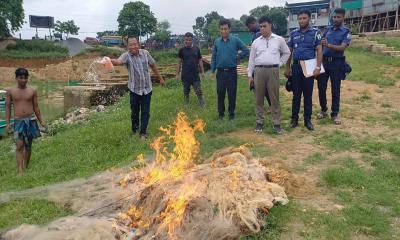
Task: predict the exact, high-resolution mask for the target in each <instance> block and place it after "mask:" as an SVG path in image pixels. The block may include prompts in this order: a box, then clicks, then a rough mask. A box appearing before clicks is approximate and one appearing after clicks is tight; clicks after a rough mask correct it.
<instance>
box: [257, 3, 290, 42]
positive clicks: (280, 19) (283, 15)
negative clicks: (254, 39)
mask: <svg viewBox="0 0 400 240" xmlns="http://www.w3.org/2000/svg"><path fill="white" fill-rule="evenodd" d="M250 15H251V16H253V17H256V18H258V19H259V18H260V17H262V16H268V17H269V18H271V20H272V21H273V22H274V27H275V28H274V32H275V33H276V34H278V35H286V34H287V26H288V21H287V16H288V12H287V10H286V9H285V8H283V7H273V8H269V6H267V5H264V6H260V7H256V8H254V9H252V10H250Z"/></svg>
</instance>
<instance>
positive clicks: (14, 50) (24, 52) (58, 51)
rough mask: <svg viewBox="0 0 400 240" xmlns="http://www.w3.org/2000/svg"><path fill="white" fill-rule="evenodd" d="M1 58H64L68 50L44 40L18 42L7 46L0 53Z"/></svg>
mask: <svg viewBox="0 0 400 240" xmlns="http://www.w3.org/2000/svg"><path fill="white" fill-rule="evenodd" d="M0 57H1V58H14V59H35V58H65V57H68V49H67V48H65V47H62V46H60V45H57V44H55V43H54V42H50V41H45V40H32V41H25V40H18V41H17V44H15V45H9V46H7V49H5V50H1V51H0Z"/></svg>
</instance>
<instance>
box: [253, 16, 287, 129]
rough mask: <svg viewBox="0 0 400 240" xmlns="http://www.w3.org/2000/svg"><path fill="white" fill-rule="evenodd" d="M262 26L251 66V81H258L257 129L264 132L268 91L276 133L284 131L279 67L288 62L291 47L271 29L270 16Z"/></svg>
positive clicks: (264, 18)
mask: <svg viewBox="0 0 400 240" xmlns="http://www.w3.org/2000/svg"><path fill="white" fill-rule="evenodd" d="M259 26H260V29H261V36H260V37H259V38H257V39H256V40H255V41H254V42H253V44H252V45H251V51H250V58H249V67H248V77H249V85H252V84H254V85H255V93H256V129H255V131H256V132H257V133H261V132H262V131H263V128H264V120H265V117H264V96H265V92H266V91H267V92H268V94H269V96H270V99H271V112H272V121H273V128H274V130H275V132H276V133H277V134H281V133H282V129H281V108H280V103H279V67H280V66H283V65H285V64H286V62H287V60H288V59H289V56H290V50H289V47H288V46H287V45H286V42H285V40H284V39H283V38H282V37H280V36H278V35H276V34H274V33H272V21H271V19H270V18H268V17H266V16H265V17H261V18H260V20H259ZM253 73H254V78H253Z"/></svg>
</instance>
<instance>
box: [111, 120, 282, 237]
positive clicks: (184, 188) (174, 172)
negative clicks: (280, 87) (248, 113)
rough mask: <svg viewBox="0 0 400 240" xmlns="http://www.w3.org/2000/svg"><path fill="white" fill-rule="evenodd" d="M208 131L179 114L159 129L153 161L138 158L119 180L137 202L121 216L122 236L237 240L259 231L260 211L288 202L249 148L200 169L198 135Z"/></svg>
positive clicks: (215, 158)
mask: <svg viewBox="0 0 400 240" xmlns="http://www.w3.org/2000/svg"><path fill="white" fill-rule="evenodd" d="M204 126H205V123H204V122H203V121H202V120H196V121H194V122H192V123H191V122H189V121H188V118H187V117H186V115H185V114H184V113H179V114H178V116H177V118H176V120H175V122H174V123H173V124H172V125H170V126H168V127H166V128H160V130H161V131H162V132H163V133H164V136H161V137H158V138H156V139H155V140H154V142H153V143H152V144H151V147H152V148H153V149H154V151H155V161H154V162H152V163H146V161H145V160H144V156H143V155H139V156H138V157H137V162H138V163H139V165H140V166H141V167H142V168H140V169H135V170H134V171H132V172H131V173H130V174H129V175H128V176H125V178H123V179H122V181H120V184H121V186H126V187H127V188H130V189H131V190H132V191H133V192H134V194H135V197H136V198H135V199H134V200H132V203H131V204H130V205H128V206H129V208H128V210H127V211H126V212H125V213H122V214H120V216H119V217H118V220H117V221H118V222H119V223H120V225H121V226H122V227H119V228H118V227H116V229H118V230H117V232H119V236H125V237H126V238H125V239H172V240H178V239H196V240H200V239H236V238H238V236H240V233H241V232H246V231H252V232H257V231H259V230H260V229H261V225H262V222H263V217H264V216H259V215H258V213H259V212H260V211H259V210H261V211H263V212H266V213H267V212H268V209H269V208H271V207H272V206H273V205H274V203H277V202H280V203H282V204H285V203H287V201H288V200H287V196H286V194H285V193H284V189H283V188H282V187H281V186H279V185H277V184H274V183H271V182H269V181H268V180H267V178H266V175H268V172H267V170H266V168H265V167H264V166H262V165H261V164H260V162H259V161H258V159H254V158H252V157H251V154H249V152H248V151H247V149H246V147H245V146H242V147H239V148H229V149H226V150H225V149H224V150H221V151H220V152H218V153H216V154H214V155H213V156H212V157H211V160H210V161H206V162H205V163H204V164H200V165H196V164H195V162H196V159H197V158H198V155H199V152H200V143H199V142H198V140H197V139H196V136H195V135H196V133H197V132H201V133H203V132H204ZM130 183H132V184H130ZM124 227H127V228H129V230H128V231H126V230H124ZM121 234H122V235H121Z"/></svg>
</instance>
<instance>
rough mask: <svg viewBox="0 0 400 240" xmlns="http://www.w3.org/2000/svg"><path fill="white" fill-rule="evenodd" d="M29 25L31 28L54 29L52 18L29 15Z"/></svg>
mask: <svg viewBox="0 0 400 240" xmlns="http://www.w3.org/2000/svg"><path fill="white" fill-rule="evenodd" d="M29 25H30V27H32V28H54V17H49V16H33V15H29Z"/></svg>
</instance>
